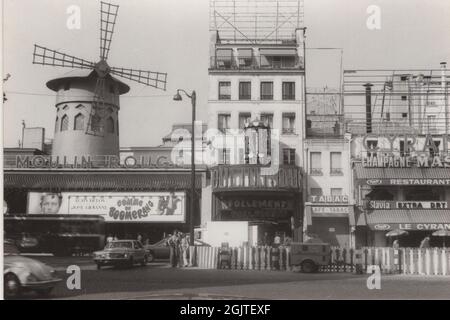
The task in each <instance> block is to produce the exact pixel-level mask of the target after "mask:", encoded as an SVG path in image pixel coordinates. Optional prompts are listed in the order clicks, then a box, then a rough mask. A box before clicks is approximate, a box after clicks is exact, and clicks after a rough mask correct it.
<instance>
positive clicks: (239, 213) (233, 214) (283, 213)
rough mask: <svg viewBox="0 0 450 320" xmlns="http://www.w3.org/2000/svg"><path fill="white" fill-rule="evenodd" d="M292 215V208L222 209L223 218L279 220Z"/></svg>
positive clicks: (225, 219)
mask: <svg viewBox="0 0 450 320" xmlns="http://www.w3.org/2000/svg"><path fill="white" fill-rule="evenodd" d="M291 215H292V211H291V210H286V209H277V210H267V209H253V210H222V211H221V220H224V221H227V220H249V221H252V220H261V219H268V220H277V221H279V219H283V218H288V217H289V216H291Z"/></svg>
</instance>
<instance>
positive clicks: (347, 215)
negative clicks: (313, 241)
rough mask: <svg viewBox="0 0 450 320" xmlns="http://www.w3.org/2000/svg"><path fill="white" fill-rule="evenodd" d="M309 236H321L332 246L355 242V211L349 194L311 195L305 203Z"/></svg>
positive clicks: (344, 245) (351, 244) (350, 244)
mask: <svg viewBox="0 0 450 320" xmlns="http://www.w3.org/2000/svg"><path fill="white" fill-rule="evenodd" d="M305 225H306V233H307V238H319V239H320V240H322V241H323V242H326V243H329V244H331V245H332V246H340V247H350V246H353V243H354V233H353V232H354V230H355V228H354V227H355V213H354V209H353V205H349V203H348V196H310V197H309V201H308V202H307V203H306V204H305Z"/></svg>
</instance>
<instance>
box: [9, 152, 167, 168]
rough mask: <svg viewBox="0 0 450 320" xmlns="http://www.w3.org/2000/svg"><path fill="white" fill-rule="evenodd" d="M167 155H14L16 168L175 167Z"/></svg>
mask: <svg viewBox="0 0 450 320" xmlns="http://www.w3.org/2000/svg"><path fill="white" fill-rule="evenodd" d="M175 166H176V165H174V164H173V163H172V162H171V161H170V160H169V158H168V157H166V156H159V157H157V158H152V157H149V156H147V157H146V156H142V157H133V156H127V157H125V158H123V160H122V161H120V158H119V157H117V156H114V155H104V156H92V157H91V156H75V157H73V158H70V159H69V158H68V157H66V156H62V157H60V156H47V155H36V156H16V164H15V167H16V168H34V169H60V168H71V169H74V168H75V169H90V168H104V169H115V168H121V169H135V168H161V167H175Z"/></svg>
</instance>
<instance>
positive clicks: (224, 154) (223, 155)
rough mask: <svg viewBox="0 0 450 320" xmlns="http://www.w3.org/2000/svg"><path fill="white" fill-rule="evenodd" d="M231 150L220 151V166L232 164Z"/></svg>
mask: <svg viewBox="0 0 450 320" xmlns="http://www.w3.org/2000/svg"><path fill="white" fill-rule="evenodd" d="M230 155H231V150H230V149H227V148H224V149H220V151H219V164H230V162H231V161H230V160H231V157H230Z"/></svg>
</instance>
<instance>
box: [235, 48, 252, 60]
mask: <svg viewBox="0 0 450 320" xmlns="http://www.w3.org/2000/svg"><path fill="white" fill-rule="evenodd" d="M238 53H239V58H244V59H245V58H247V59H249V58H251V57H252V56H253V50H252V49H238Z"/></svg>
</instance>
